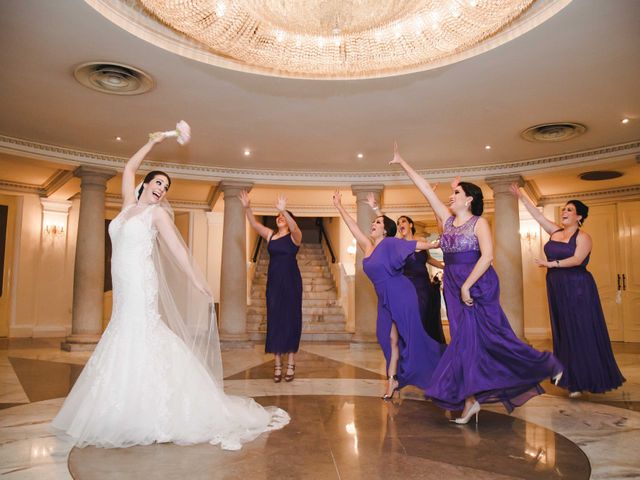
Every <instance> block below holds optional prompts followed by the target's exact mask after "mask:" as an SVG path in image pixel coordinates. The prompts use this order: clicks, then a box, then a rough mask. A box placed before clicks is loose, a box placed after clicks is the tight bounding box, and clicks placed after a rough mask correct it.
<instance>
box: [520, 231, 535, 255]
mask: <svg viewBox="0 0 640 480" xmlns="http://www.w3.org/2000/svg"><path fill="white" fill-rule="evenodd" d="M520 238H522V240H524V241H525V242H526V244H527V249H528V250H531V247H532V245H534V244H535V243H537V242H538V230H537V229H529V228H527V229H521V230H520Z"/></svg>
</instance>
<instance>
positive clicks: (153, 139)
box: [149, 132, 165, 145]
mask: <svg viewBox="0 0 640 480" xmlns="http://www.w3.org/2000/svg"><path fill="white" fill-rule="evenodd" d="M164 139H165V136H164V134H163V133H162V132H153V133H150V134H149V143H152V144H154V145H155V144H156V143H160V142H162V141H163V140H164Z"/></svg>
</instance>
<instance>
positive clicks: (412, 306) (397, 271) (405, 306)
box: [362, 237, 441, 389]
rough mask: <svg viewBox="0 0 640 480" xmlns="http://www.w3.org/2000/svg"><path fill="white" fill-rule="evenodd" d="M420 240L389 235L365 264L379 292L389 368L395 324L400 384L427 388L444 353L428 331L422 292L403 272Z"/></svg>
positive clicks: (379, 327) (378, 332) (379, 326)
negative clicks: (418, 292) (420, 302)
mask: <svg viewBox="0 0 640 480" xmlns="http://www.w3.org/2000/svg"><path fill="white" fill-rule="evenodd" d="M415 249H416V241H415V240H412V241H407V240H401V239H399V238H392V237H387V238H385V239H383V240H382V241H381V242H380V243H379V244H378V246H377V247H376V248H375V250H374V251H373V253H372V254H371V255H370V256H369V257H367V258H365V259H363V261H362V267H363V269H364V272H365V273H366V274H367V276H368V277H369V279H370V280H371V282H372V283H373V285H374V287H375V289H376V293H377V294H378V320H377V324H376V335H377V337H378V343H379V344H380V347H381V348H382V351H383V353H384V357H385V359H386V361H387V369H388V368H389V359H390V357H391V340H390V334H391V324H392V323H395V324H396V328H397V329H398V337H399V339H398V348H399V350H400V359H399V360H398V384H399V387H400V388H402V387H404V386H406V385H415V386H417V387H420V388H422V389H424V388H426V386H427V385H428V384H429V380H430V379H431V374H432V373H433V371H434V369H435V367H436V365H437V363H438V360H439V359H440V355H441V346H440V344H439V343H438V342H436V341H434V340H433V339H431V337H429V335H427V333H426V332H425V331H424V328H423V327H422V321H421V320H420V308H419V306H418V296H417V295H416V289H415V288H413V285H412V284H411V281H410V280H409V279H408V278H407V277H405V276H404V275H403V274H402V269H403V267H404V265H405V262H406V260H407V257H409V256H410V255H411V254H412V253H413V252H414V251H415Z"/></svg>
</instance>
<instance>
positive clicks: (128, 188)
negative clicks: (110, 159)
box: [122, 132, 165, 208]
mask: <svg viewBox="0 0 640 480" xmlns="http://www.w3.org/2000/svg"><path fill="white" fill-rule="evenodd" d="M164 139H165V137H164V135H163V134H162V132H155V133H152V134H151V135H149V141H148V142H147V143H145V144H144V145H143V146H142V148H140V150H138V151H137V152H136V153H134V154H133V156H132V157H131V158H130V159H129V160H128V161H127V163H126V165H125V166H124V171H123V172H122V208H124V207H127V206H129V205H131V204H133V203H136V192H135V191H134V190H135V188H136V172H137V171H138V168H140V165H141V164H142V161H143V160H144V157H146V156H147V154H148V153H149V152H150V151H151V149H152V148H153V146H154V145H155V144H156V143H160V142H161V141H163V140H164Z"/></svg>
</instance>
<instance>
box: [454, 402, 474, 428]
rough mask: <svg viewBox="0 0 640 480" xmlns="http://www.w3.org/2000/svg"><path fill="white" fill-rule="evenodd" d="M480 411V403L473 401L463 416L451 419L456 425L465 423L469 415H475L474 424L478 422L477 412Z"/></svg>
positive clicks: (469, 417)
mask: <svg viewBox="0 0 640 480" xmlns="http://www.w3.org/2000/svg"><path fill="white" fill-rule="evenodd" d="M479 412H480V404H479V403H478V402H475V403H474V404H473V405H471V408H470V409H469V410H468V411H467V414H466V415H465V416H464V417H458V418H456V419H454V420H451V421H452V422H454V423H457V424H458V425H466V424H467V423H469V420H471V417H473V416H474V415H475V416H476V425H477V424H478V413H479Z"/></svg>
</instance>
